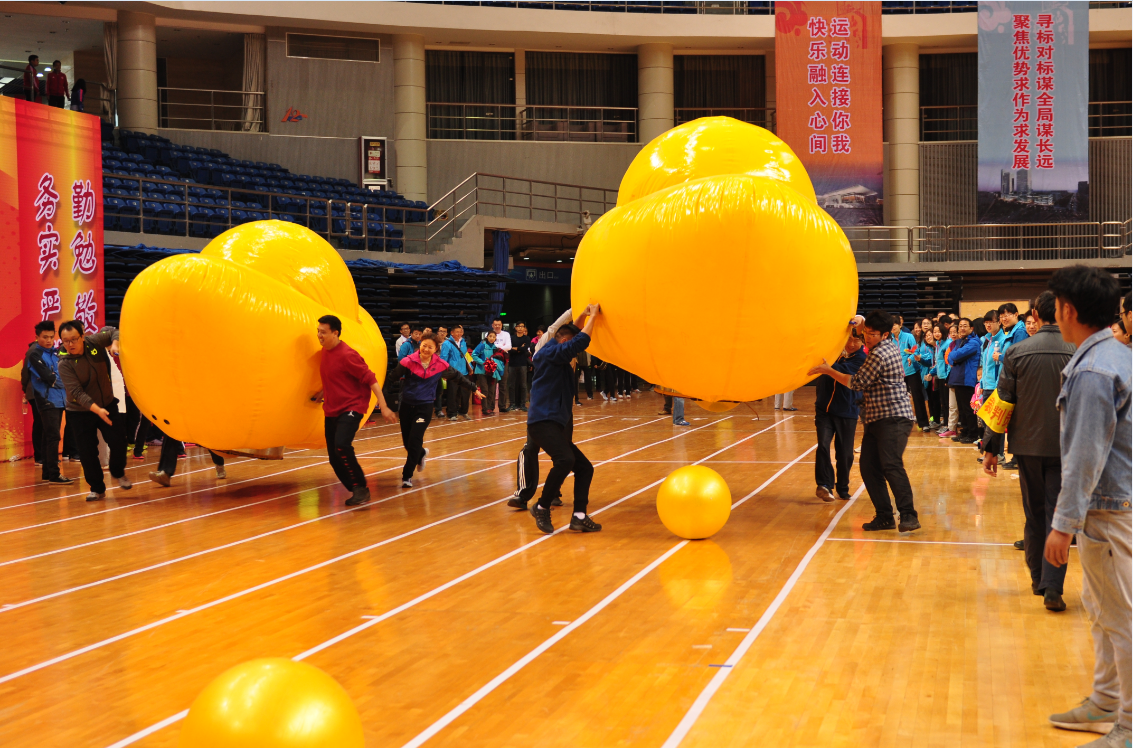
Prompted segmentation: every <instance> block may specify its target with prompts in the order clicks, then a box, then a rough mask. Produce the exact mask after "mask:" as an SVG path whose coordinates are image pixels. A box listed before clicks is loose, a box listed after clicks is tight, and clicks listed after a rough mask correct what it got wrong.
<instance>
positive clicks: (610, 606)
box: [0, 389, 1093, 748]
mask: <svg viewBox="0 0 1133 748" xmlns="http://www.w3.org/2000/svg"><path fill="white" fill-rule="evenodd" d="M812 393H813V390H810V389H804V390H801V391H800V392H799V394H798V396H797V397H796V404H797V405H798V406H799V408H800V409H799V411H798V412H797V413H793V414H785V413H779V412H777V411H772V410H771V408H770V405H771V403H770V400H767V401H764V402H761V403H755V404H753V406H754V407H749V406H741V407H740V408H737V409H735V410H733V411H730V412H728V413H722V414H713V413H707V412H704V411H701V410H699V409H698V408H697V407H696V406H695V405H692V404H690V405H689V412H688V416H689V417H690V419H691V420H692V426H691V427H689V428H680V427H675V426H673V425H672V424H671V422H670V420H669V419H667V418H663V417H660V416H658V415H657V410H658V406H659V404H660V398H659V397H657V396H655V395H653V394H651V393H650V394H643V395H639V396H635V397H634V398H633V400H632V401H630V402H621V403H616V404H614V403H608V404H607V403H604V402H602V401H601V400H595V401H585V400H584V407H582V408H580V409H579V410H578V411H577V425H576V429H575V439H576V441H578V442H583V441H584V440H585V442H586V443H585V444H583V445H581V446H582V449H583V450H584V451H585V452H586V454H587V455H588V456H589V457H590V458H591V460H592V461H593V462H594V463H595V464H596V465H598V467H597V469H596V473H595V479H594V485H593V490H592V494H591V511H592V512H593V513H595V514H596V519H597V521H599V522H601V523H602V524H603V525H604V530H603V531H602V532H601V533H598V534H591V535H577V534H571V533H569V532H562V533H559V534H556V535H554V536H550V537H547V536H543V535H542V534H540V533H538V532H537V531H536V530H535V528H534V523H533V521H532V519H531V517H530V516H529V515H527V514H526V513H517V512H514V511H513V510H509V509H508V508H507V507H506V506H504V504H503V502H504V501H505V500H506V499H507V498H509V497H510V495H511V492H512V490H513V488H514V481H515V471H514V460H515V457H516V454H517V452H518V451H519V449H520V447H521V446H522V444H523V441H524V433H525V431H524V421H523V420H522V419H521V418H519V417H517V416H516V415H510V414H509V415H504V416H498V417H492V418H487V419H482V418H479V417H477V418H476V419H475V420H472V421H469V422H458V423H451V424H450V423H445V422H442V423H437V424H436V425H434V426H433V427H432V428H430V430H429V432H428V434H427V439H428V440H429V441H430V448H431V450H432V451H431V454H430V461H429V465H428V469H427V471H426V472H424V473H423V474H421V475H420V476H419V477H420V480H419V481H415V487H414V488H413V489H401V488H399V487H397V486H398V482H399V472H400V466H401V462H402V460H403V458H404V452H403V450H402V449H401V446H400V440H399V436H398V433H397V428H396V426H380V427H371V428H368V429H366V430H365V431H364V432H362V433H360V434H359V441H358V442H356V447H357V450H358V452H359V453H361V454H363V455H364V456H363V466H364V467H365V468H366V470H367V472H368V473H369V474H370V475H371V476H372V477H371V487H374V486H375V485H376V490H375V491H374V495H375V501H374V502H373V503H372V504H371V505H369V506H367V507H362V508H360V509H357V510H349V509H348V508H347V507H345V506H344V504H343V501H344V500H345V498H346V492H345V491H344V490H343V489H342V488H341V486H338V485H337V484H336V482H335V480H334V476H333V473H332V472H331V470H330V468H329V466H328V465H327V463H326V459H325V456H324V455H325V452H324V451H321V450H307V451H292V452H289V453H288V454H287V459H285V460H284V461H282V462H256V461H230V463H229V467H228V475H229V478H228V479H227V480H226V481H218V480H217V479H216V478H215V473H214V471H213V469H212V466H211V463H210V462H209V460H208V457H207V453H204V455H205V456H203V457H202V456H201V453H200V450H192V452H193V455H192V456H191V458H190V459H187V460H183V461H181V462H180V463H179V466H178V468H179V471H180V472H179V473H178V475H177V476H176V477H175V479H174V483H173V486H172V487H171V488H162V487H160V486H155V485H153V484H151V483H148V482H144V481H145V474H146V472H148V471H149V470H152V469H153V465H152V463H153V462H155V461H156V458H157V454H156V452H157V450H156V449H154V448H151V449H150V451H149V453H148V454H147V457H148V459H147V460H146V461H145V462H143V463H139V462H134V461H131V465H130V470H131V475H132V476H133V478H134V480H135V481H136V483H135V488H134V489H133V490H132V491H129V492H124V491H121V490H118V489H114V490H112V491H110V493H109V494H108V499H107V501H106V502H104V503H101V504H87V503H86V502H85V501H84V497H85V494H86V487H85V484H83V485H79V484H76V485H75V486H74V487H72V488H70V489H61V488H58V487H55V486H49V485H46V484H38V483H36V481H35V479H36V477H37V474H36V473H35V472H34V470H33V466H32V465H31V464H30V462H27V461H25V462H22V463H18V464H14V465H9V466H6V467H5V468H4V470H3V472H0V570H2V575H0V641H3V642H4V646H3V647H0V745H4V746H96V747H98V748H105V747H106V746H111V745H119V746H124V745H127V744H130V745H138V746H173V745H176V742H177V734H178V726H177V720H176V718H175V717H176V715H178V714H179V713H181V712H182V711H183V710H184V709H186V708H187V707H188V706H189V704H190V703H191V702H192V699H193V698H194V697H195V695H196V694H197V692H198V691H199V690H200V689H201V688H202V687H203V686H204V685H205V684H206V683H207V682H208V681H209V680H211V679H212V678H213V677H215V676H216V675H217V674H219V673H220V672H222V671H223V670H225V669H226V668H228V667H230V666H232V665H234V664H237V663H239V662H242V661H245V660H248V659H252V658H256V657H274V656H288V657H295V656H300V655H303V656H304V659H305V660H306V661H307V662H310V663H311V664H313V665H316V666H317V667H320V668H323V669H324V670H326V671H327V672H329V673H330V674H331V675H332V676H334V677H335V678H336V679H338V681H339V682H340V683H342V685H343V686H344V687H345V688H346V690H347V691H348V692H349V693H350V694H351V696H352V697H353V698H354V701H355V703H356V705H357V707H358V709H359V711H360V713H361V715H362V719H363V722H364V724H365V727H366V731H367V745H369V746H374V747H377V746H401V745H405V744H407V743H408V744H411V745H422V744H425V745H430V746H432V745H436V746H440V745H451V746H619V745H634V746H662V745H664V744H666V741H670V742H669V745H675V744H676V742H677V738H679V737H681V736H683V741H682V742H680V744H681V745H685V746H706V747H707V746H763V745H768V746H771V745H775V746H828V745H843V746H914V745H915V746H960V745H963V746H985V745H989V746H990V745H994V746H1038V745H1042V746H1076V745H1080V744H1082V743H1084V742H1088V739H1089V736H1086V735H1084V734H1074V733H1066V732H1059V731H1056V730H1053V729H1051V728H1049V727H1048V726H1047V724H1046V716H1047V714H1049V713H1050V712H1052V711H1060V710H1062V709H1065V708H1068V707H1070V706H1071V705H1073V704H1074V703H1077V702H1078V701H1079V700H1080V699H1081V698H1082V697H1083V696H1085V695H1086V694H1087V693H1088V691H1089V684H1090V671H1091V668H1092V659H1093V657H1092V651H1091V647H1090V637H1089V632H1088V623H1087V621H1086V618H1085V615H1084V613H1083V610H1082V605H1081V601H1080V599H1079V593H1080V576H1081V575H1080V570H1079V568H1078V567H1077V563H1076V557H1075V556H1074V555H1072V556H1071V566H1072V568H1071V570H1070V573H1069V575H1068V577H1067V591H1066V602H1067V605H1068V606H1069V609H1068V610H1067V611H1066V612H1065V613H1063V614H1057V615H1056V614H1051V613H1049V612H1047V611H1046V610H1045V609H1044V608H1043V607H1042V601H1041V598H1037V597H1034V596H1032V595H1031V593H1030V588H1029V577H1028V575H1027V572H1026V569H1025V567H1024V565H1023V558H1022V554H1021V553H1019V552H1018V551H1015V550H1014V549H1013V548H1012V547H1011V545H1010V544H1011V543H1012V542H1013V541H1014V540H1016V539H1018V538H1019V537H1021V533H1022V523H1023V513H1022V509H1021V505H1020V500H1019V488H1018V482H1017V480H1016V479H1015V478H1014V475H1013V474H1012V473H1010V472H1007V473H1003V472H1001V477H1000V478H999V479H996V480H992V479H989V478H987V477H986V476H984V475H983V474H982V473H980V472H979V471H978V465H977V463H976V461H975V459H974V458H975V452H974V450H973V449H972V447H970V446H962V445H957V444H955V443H953V442H951V441H947V440H945V441H940V440H938V439H937V438H936V437H935V436H929V435H922V434H920V433H914V435H913V436H912V438H911V439H910V449H909V450H908V452H907V453H906V465H907V467H908V471H909V475H910V478H911V479H912V482H913V486H914V490H915V492H916V502H917V507H918V510H919V511H920V516H921V523H922V525H923V529H922V530H920V531H918V532H915V533H912V534H909V535H898V534H897V533H896V532H890V533H881V534H870V535H869V536H868V537H866V536H865V534H864V533H863V532H862V531H861V529H860V527H861V523H862V522H864V521H866V520H868V519H870V518H871V517H872V507H871V505H870V503H869V500H868V497H867V496H865V495H864V494H861V495H859V497H858V498H856V499H855V500H854V501H853V502H852V503H851V504H850V505H849V506H847V504H846V503H845V502H841V501H839V502H836V503H834V504H824V503H822V502H821V501H819V500H818V499H816V498H815V497H814V476H813V454H814V453H813V451H810V450H811V449H812V447H813V445H814V433H813V415H812V401H813V394H812ZM757 414H758V420H756V416H757ZM697 461H703V464H705V465H709V466H711V467H713V468H714V469H716V470H718V471H719V472H720V473H721V475H723V476H724V478H725V479H726V480H727V481H728V483H729V485H730V487H731V490H732V494H733V497H734V498H735V499H737V500H740V499H743V498H744V497H749V496H750V498H748V500H746V501H744V502H743V503H742V504H740V505H739V506H737V507H736V509H735V510H734V511H733V513H732V517H731V519H730V521H729V523H728V525H727V526H726V527H725V528H724V529H723V530H722V531H721V532H720V533H719V534H718V535H717V536H716V537H714V538H712V539H711V540H705V541H699V542H693V543H681V542H680V540H679V539H678V538H675V537H673V536H672V535H670V534H669V533H668V532H667V531H666V530H665V528H664V527H663V526H662V525H661V524H660V522H659V521H658V519H657V516H656V512H655V510H654V507H653V501H654V497H655V494H656V484H657V483H658V482H659V481H660V480H661V479H663V478H664V477H665V475H666V474H667V473H668V472H670V471H671V470H673V469H675V468H676V467H678V466H680V465H683V464H690V463H693V462H697ZM599 463H601V464H599ZM63 467H64V472H65V473H66V474H68V475H71V476H76V475H77V474H78V465H77V463H65V464H64V466H63ZM547 467H548V464H547V463H543V465H542V470H543V473H544V475H545V473H546V469H547ZM860 483H861V481H860V479H859V477H858V475H857V471H856V468H855V473H854V478H853V481H852V483H851V489H852V490H855V491H856V490H857V489H858V488H859V486H860ZM565 488H566V490H565V491H564V493H565V494H566V495H567V496H569V495H570V482H569V481H568V484H567V486H566V487H565ZM567 511H568V510H557V511H556V512H555V515H554V520H555V523H556V526H562V525H565V524H566V523H567V521H568V518H569V515H568V514H567ZM840 512H841V513H842V514H841V516H840V517H839V516H837V515H838V514H839V513H840ZM828 530H829V533H828V537H826V538H823V536H824V533H827V531H828ZM875 541H884V542H875ZM812 549H813V550H814V553H813V554H811V555H810V556H809V561H808V562H807V563H806V566H805V569H803V570H802V571H801V573H798V574H796V570H798V569H799V568H800V564H802V563H803V562H804V560H805V559H807V558H808V552H809V551H811V550H812ZM792 575H796V576H795V578H794V579H792ZM785 588H786V589H789V592H788V593H786V594H785V595H783V594H781V593H783V592H784V590H785ZM761 619H762V622H761ZM753 628H757V630H758V636H756V635H755V634H753V633H752V629H753ZM745 637H746V638H747V640H748V641H747V644H746V645H745V647H746V646H747V645H750V648H746V650H745V651H744V652H743V655H742V657H739V656H738V654H737V653H736V650H737V647H739V646H740V645H741V642H744V641H745ZM729 664H730V665H732V666H731V667H726V670H727V672H726V673H725V674H724V675H720V676H719V677H718V678H717V681H719V679H720V678H723V680H722V682H718V683H716V684H715V685H713V686H712V689H714V690H712V692H711V698H707V693H706V692H705V689H706V688H707V687H709V685H710V684H712V683H713V678H714V677H717V676H718V674H719V673H721V672H722V670H723V669H725V668H722V667H721V666H728V665H729ZM486 686H487V688H485V687H486ZM717 686H718V687H717ZM702 693H705V694H706V696H705V697H704V698H701V699H700V700H699V701H698V697H701V695H702ZM690 709H692V710H693V712H692V714H693V715H694V716H695V717H696V718H695V719H692V718H691V717H690V718H689V719H686V720H685V721H684V723H683V726H682V719H683V718H685V717H686V714H690ZM171 717H173V718H174V719H172V720H169V722H168V724H166V725H164V726H162V725H161V723H162V721H163V720H166V719H167V718H171ZM155 726H157V727H156V728H155V729H152V731H150V730H149V728H154V727H155ZM147 731H148V732H147ZM675 731H676V732H675Z"/></svg>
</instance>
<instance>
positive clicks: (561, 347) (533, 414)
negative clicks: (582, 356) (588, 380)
mask: <svg viewBox="0 0 1133 748" xmlns="http://www.w3.org/2000/svg"><path fill="white" fill-rule="evenodd" d="M588 345H590V336H589V335H587V334H586V333H584V332H580V333H578V334H577V335H575V336H574V337H573V338H571V339H570V340H568V341H567V342H565V343H556V342H555V341H554V340H552V341H551V342H549V343H547V344H546V345H544V346H543V347H542V348H540V349H539V351H538V352H537V353H536V354H535V356H534V357H533V358H532V359H531V362H532V363H533V364H534V365H535V376H533V377H532V378H531V408H530V410H528V412H527V423H528V424H532V423H539V422H540V421H554V422H555V423H561V424H562V425H563V426H569V425H570V424H571V419H572V417H573V415H572V413H571V408H572V407H573V406H574V381H575V377H577V376H578V375H577V374H576V373H575V371H574V369H572V368H570V362H571V359H573V358H574V357H575V356H577V355H578V354H579V353H581V352H582V351H584V350H586V346H588Z"/></svg>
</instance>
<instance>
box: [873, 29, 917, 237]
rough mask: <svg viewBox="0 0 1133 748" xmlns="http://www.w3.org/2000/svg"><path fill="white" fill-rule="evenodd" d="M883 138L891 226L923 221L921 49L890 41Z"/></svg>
mask: <svg viewBox="0 0 1133 748" xmlns="http://www.w3.org/2000/svg"><path fill="white" fill-rule="evenodd" d="M881 56H882V63H881V93H882V100H883V112H884V124H883V127H884V137H885V142H887V143H888V144H889V170H888V176H889V184H888V192H886V193H885V196H884V199H885V205H886V208H887V210H886V213H887V214H888V221H887V222H888V223H889V225H890V226H917V225H919V224H920V214H921V211H920V193H921V173H920V135H921V134H920V128H921V83H920V80H921V79H920V76H921V69H920V48H919V47H918V46H917V45H916V44H889V45H887V46H885V47H883V48H882V51H881Z"/></svg>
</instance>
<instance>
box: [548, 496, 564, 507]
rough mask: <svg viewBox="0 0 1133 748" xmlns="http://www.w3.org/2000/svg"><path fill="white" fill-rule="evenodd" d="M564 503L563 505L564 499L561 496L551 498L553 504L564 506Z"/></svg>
mask: <svg viewBox="0 0 1133 748" xmlns="http://www.w3.org/2000/svg"><path fill="white" fill-rule="evenodd" d="M562 505H563V500H562V499H561V498H559V497H558V496H556V497H555V498H553V499H551V506H562Z"/></svg>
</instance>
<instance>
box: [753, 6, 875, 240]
mask: <svg viewBox="0 0 1133 748" xmlns="http://www.w3.org/2000/svg"><path fill="white" fill-rule="evenodd" d="M775 90H776V93H775V99H776V103H775V106H776V113H775V115H776V116H775V119H776V133H777V134H778V135H779V137H781V138H782V139H783V140H785V141H786V142H787V144H788V145H789V146H791V148H792V149H793V150H794V151H795V153H796V154H798V156H799V158H801V159H802V161H803V164H805V165H806V169H807V173H808V174H810V178H811V181H812V182H814V190H815V192H816V193H817V194H818V204H819V205H821V206H822V207H823V208H825V209H826V211H827V212H828V213H830V215H831V216H833V217H834V219H835V220H836V221H837V222H838V223H839V224H840V225H842V226H876V225H879V224H881V222H882V218H881V204H882V194H881V187H882V180H883V168H884V167H883V154H882V145H881V143H882V132H881V3H876V2H815V3H812V2H782V0H779V1H778V2H776V3H775Z"/></svg>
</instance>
